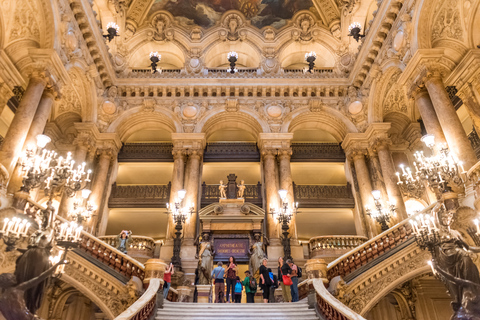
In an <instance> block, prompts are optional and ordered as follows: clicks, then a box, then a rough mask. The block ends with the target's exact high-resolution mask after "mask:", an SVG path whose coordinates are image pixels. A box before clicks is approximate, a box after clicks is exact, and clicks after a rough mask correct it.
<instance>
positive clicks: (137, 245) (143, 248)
mask: <svg viewBox="0 0 480 320" xmlns="http://www.w3.org/2000/svg"><path fill="white" fill-rule="evenodd" d="M131 237H132V239H131V241H130V244H129V247H128V248H127V254H128V255H129V256H130V257H132V258H134V259H136V260H138V261H140V262H146V261H147V260H148V259H152V258H153V255H154V252H155V240H154V239H153V238H150V237H145V236H137V235H132V236H131ZM98 239H100V240H102V241H104V242H105V243H107V244H108V245H110V246H112V247H114V248H116V247H117V246H118V236H116V235H113V236H102V237H98Z"/></svg>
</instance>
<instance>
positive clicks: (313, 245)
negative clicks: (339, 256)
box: [308, 235, 368, 251]
mask: <svg viewBox="0 0 480 320" xmlns="http://www.w3.org/2000/svg"><path fill="white" fill-rule="evenodd" d="M366 241H368V238H367V237H364V236H353V235H333V236H318V237H313V238H310V240H308V244H309V246H310V251H313V250H316V249H324V250H325V249H354V248H356V247H358V246H359V245H361V244H363V243H364V242H366Z"/></svg>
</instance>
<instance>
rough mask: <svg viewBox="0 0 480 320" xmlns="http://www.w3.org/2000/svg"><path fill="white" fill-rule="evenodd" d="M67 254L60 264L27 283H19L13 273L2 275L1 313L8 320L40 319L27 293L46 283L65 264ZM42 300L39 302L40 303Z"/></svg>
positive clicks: (0, 276)
mask: <svg viewBox="0 0 480 320" xmlns="http://www.w3.org/2000/svg"><path fill="white" fill-rule="evenodd" d="M66 252H67V251H65V254H66ZM65 254H64V256H63V258H62V259H61V260H60V262H58V263H57V264H55V265H54V266H52V267H50V268H48V269H47V270H45V271H44V272H42V273H41V274H40V275H38V276H36V277H34V278H32V279H29V280H27V281H18V277H17V276H16V275H14V274H12V273H2V274H1V275H0V289H1V290H2V294H1V295H0V311H1V313H2V314H3V316H4V317H5V319H6V320H33V319H40V318H39V317H37V316H36V315H35V312H36V310H35V311H32V310H30V308H29V307H28V304H29V302H30V303H31V301H29V300H27V299H30V298H31V297H30V296H29V295H28V294H27V293H28V292H31V290H32V289H36V288H38V287H39V286H41V285H42V284H43V283H45V281H46V280H47V279H48V277H50V276H51V275H52V274H53V273H54V272H55V270H56V269H57V267H58V266H59V265H61V264H65ZM20 258H21V257H20ZM33 261H35V260H33ZM17 269H18V264H17ZM15 271H17V270H15ZM15 273H17V272H15ZM42 290H43V286H42ZM40 299H41V298H40ZM40 299H39V300H38V302H40ZM35 301H36V300H35Z"/></svg>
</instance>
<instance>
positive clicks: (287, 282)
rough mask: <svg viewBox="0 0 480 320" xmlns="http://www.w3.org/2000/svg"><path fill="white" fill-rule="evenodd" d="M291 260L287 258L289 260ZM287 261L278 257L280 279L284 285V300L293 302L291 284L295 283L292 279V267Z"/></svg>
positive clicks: (282, 285)
mask: <svg viewBox="0 0 480 320" xmlns="http://www.w3.org/2000/svg"><path fill="white" fill-rule="evenodd" d="M288 261H289V260H287V262H288ZM287 262H284V261H283V258H282V257H280V258H278V281H280V285H281V287H282V295H283V300H284V301H285V302H292V294H291V290H290V286H291V285H292V284H293V282H292V279H291V274H292V268H290V266H289V265H288V263H287Z"/></svg>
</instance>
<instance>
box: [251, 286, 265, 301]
mask: <svg viewBox="0 0 480 320" xmlns="http://www.w3.org/2000/svg"><path fill="white" fill-rule="evenodd" d="M253 301H255V303H263V294H262V289H260V287H258V289H257V292H255V298H254V299H253Z"/></svg>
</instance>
